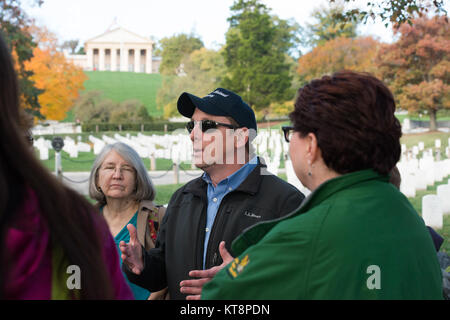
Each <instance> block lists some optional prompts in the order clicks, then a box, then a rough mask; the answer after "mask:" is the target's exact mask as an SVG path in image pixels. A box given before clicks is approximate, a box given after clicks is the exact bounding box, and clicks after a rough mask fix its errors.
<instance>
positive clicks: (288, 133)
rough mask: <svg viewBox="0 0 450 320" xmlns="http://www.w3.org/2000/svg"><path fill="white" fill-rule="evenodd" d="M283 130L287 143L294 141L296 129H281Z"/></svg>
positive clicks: (287, 127)
mask: <svg viewBox="0 0 450 320" xmlns="http://www.w3.org/2000/svg"><path fill="white" fill-rule="evenodd" d="M281 130H283V133H284V139H285V140H286V142H290V141H291V139H292V135H293V134H294V127H291V126H283V127H281Z"/></svg>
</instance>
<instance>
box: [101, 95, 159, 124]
mask: <svg viewBox="0 0 450 320" xmlns="http://www.w3.org/2000/svg"><path fill="white" fill-rule="evenodd" d="M150 120H151V117H150V116H149V114H148V111H147V108H146V107H145V106H144V104H143V103H142V102H141V101H139V100H134V99H131V100H125V101H122V102H121V103H120V104H113V105H112V110H111V116H110V118H109V121H110V122H115V123H121V122H122V123H123V122H130V123H131V122H134V123H136V122H147V121H150Z"/></svg>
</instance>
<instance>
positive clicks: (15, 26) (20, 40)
mask: <svg viewBox="0 0 450 320" xmlns="http://www.w3.org/2000/svg"><path fill="white" fill-rule="evenodd" d="M33 2H34V3H35V4H36V5H41V4H42V3H43V1H41V0H34V1H33ZM20 5H21V1H19V0H0V33H1V34H2V36H3V37H4V39H5V41H6V43H7V44H8V46H9V47H10V49H11V53H12V56H13V58H14V59H15V63H16V65H15V67H16V72H17V75H18V78H19V89H20V93H21V104H22V106H23V108H24V109H25V110H26V111H27V112H28V113H29V114H31V115H33V116H36V117H39V118H43V116H42V114H41V113H40V107H41V106H40V105H39V102H38V96H39V95H40V94H41V93H42V92H43V90H40V89H37V88H36V87H35V84H34V81H32V80H31V77H32V76H33V72H31V71H27V70H26V68H25V65H24V64H25V62H26V61H28V60H30V59H31V58H32V57H33V49H34V48H35V47H36V43H35V42H34V41H33V39H32V36H31V34H30V32H28V28H29V26H30V25H31V24H32V21H31V20H30V19H29V18H28V17H27V16H26V14H25V12H24V11H23V10H22V8H21V6H20Z"/></svg>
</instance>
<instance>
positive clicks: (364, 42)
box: [297, 37, 379, 82]
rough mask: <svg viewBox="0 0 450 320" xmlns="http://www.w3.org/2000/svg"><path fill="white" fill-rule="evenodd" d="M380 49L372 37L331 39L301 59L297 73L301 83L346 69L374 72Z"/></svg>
mask: <svg viewBox="0 0 450 320" xmlns="http://www.w3.org/2000/svg"><path fill="white" fill-rule="evenodd" d="M378 47H379V42H378V41H376V40H374V39H373V38H372V37H364V38H353V39H352V38H347V37H338V38H335V39H331V40H329V41H327V42H325V43H323V44H322V45H318V46H317V47H315V48H314V49H313V50H312V51H310V52H309V53H307V54H305V55H304V56H302V57H300V59H299V60H298V68H297V72H298V74H299V77H300V80H301V82H308V81H311V80H312V79H315V78H319V77H322V76H323V75H326V74H332V73H334V72H336V71H340V70H344V69H347V70H354V71H365V72H373V71H375V64H374V59H375V57H376V54H377V50H378Z"/></svg>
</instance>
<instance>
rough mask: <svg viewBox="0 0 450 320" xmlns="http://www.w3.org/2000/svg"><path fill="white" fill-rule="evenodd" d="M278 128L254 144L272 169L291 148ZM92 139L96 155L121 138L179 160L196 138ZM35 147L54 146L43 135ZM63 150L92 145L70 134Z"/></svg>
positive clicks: (44, 155) (75, 151) (45, 153)
mask: <svg viewBox="0 0 450 320" xmlns="http://www.w3.org/2000/svg"><path fill="white" fill-rule="evenodd" d="M277 131H278V130H271V131H268V130H267V131H262V132H260V134H259V135H258V136H257V137H256V139H255V140H254V143H253V145H254V146H255V149H256V153H257V154H258V155H262V156H265V157H267V160H268V161H267V162H268V165H269V166H270V167H271V168H272V171H277V170H278V168H279V166H280V157H281V155H282V154H283V152H286V151H287V149H288V147H289V146H288V144H287V143H286V142H285V141H284V138H282V136H281V134H280V133H279V132H277ZM89 141H90V142H91V143H92V144H93V152H94V154H95V155H97V154H99V153H100V151H101V150H102V149H103V148H104V146H105V145H106V144H111V143H114V142H117V141H121V142H124V143H126V144H128V145H130V146H131V147H133V148H134V149H135V150H136V152H137V153H138V154H139V155H140V156H141V157H142V158H149V157H155V158H165V159H172V161H173V162H175V163H179V162H181V161H190V160H191V159H192V141H191V140H190V138H189V136H188V135H186V134H181V133H180V134H166V135H152V136H147V135H143V134H141V133H138V135H137V136H131V135H130V134H127V135H126V136H122V135H119V134H114V136H113V137H109V136H106V135H103V136H102V138H101V139H99V138H96V137H94V136H92V135H90V136H89ZM34 146H35V147H36V148H37V149H38V151H39V155H40V159H41V160H48V159H49V149H50V148H52V146H51V141H50V140H47V139H44V138H43V137H40V138H39V139H37V140H36V141H35V142H34ZM63 150H64V151H65V152H67V153H68V154H69V156H70V157H71V158H77V157H78V155H79V152H91V146H90V144H88V143H83V142H81V137H78V141H77V142H75V141H74V140H73V139H72V138H70V137H65V138H64V147H63ZM269 151H270V152H269Z"/></svg>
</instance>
